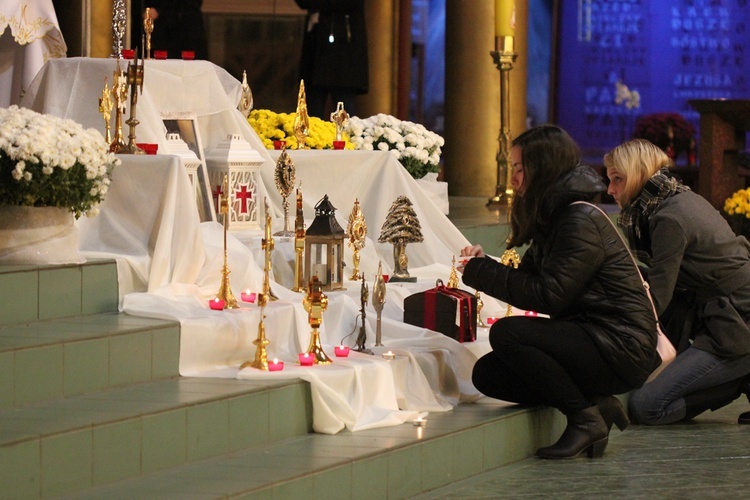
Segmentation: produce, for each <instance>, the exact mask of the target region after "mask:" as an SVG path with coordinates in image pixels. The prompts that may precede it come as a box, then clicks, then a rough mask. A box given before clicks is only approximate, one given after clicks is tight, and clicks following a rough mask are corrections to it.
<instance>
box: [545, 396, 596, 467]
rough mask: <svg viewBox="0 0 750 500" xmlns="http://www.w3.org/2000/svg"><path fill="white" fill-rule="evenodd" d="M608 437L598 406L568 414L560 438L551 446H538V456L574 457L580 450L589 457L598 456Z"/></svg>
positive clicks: (552, 457) (554, 457) (553, 457)
mask: <svg viewBox="0 0 750 500" xmlns="http://www.w3.org/2000/svg"><path fill="white" fill-rule="evenodd" d="M608 439H609V431H608V430H607V423H606V422H605V421H604V418H602V414H601V412H600V411H599V407H598V406H590V407H588V408H586V409H584V410H580V411H577V412H575V413H572V414H570V415H568V426H567V427H565V431H563V433H562V436H560V439H558V440H557V442H556V443H555V444H553V445H552V446H547V447H546V448H539V449H538V450H537V451H536V456H538V457H539V458H551V459H561V458H575V457H577V456H578V455H580V454H581V452H583V451H585V452H587V454H588V456H589V458H600V457H601V456H602V455H603V454H604V449H605V448H606V447H607V441H608Z"/></svg>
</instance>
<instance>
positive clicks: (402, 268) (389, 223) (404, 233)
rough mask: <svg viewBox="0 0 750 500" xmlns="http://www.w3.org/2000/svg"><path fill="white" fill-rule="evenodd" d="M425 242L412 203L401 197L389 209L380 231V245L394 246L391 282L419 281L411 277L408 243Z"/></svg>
mask: <svg viewBox="0 0 750 500" xmlns="http://www.w3.org/2000/svg"><path fill="white" fill-rule="evenodd" d="M421 241H424V237H423V236H422V226H421V225H420V224H419V219H417V214H416V212H414V209H413V208H412V203H411V201H410V200H409V198H407V197H406V196H399V197H398V198H396V201H394V202H393V204H392V205H391V208H389V209H388V215H386V217H385V222H383V227H382V228H381V229H380V237H379V238H378V242H379V243H391V244H393V275H392V276H391V281H417V279H416V278H411V277H410V276H409V269H408V268H409V259H408V258H407V256H406V244H407V243H419V242H421Z"/></svg>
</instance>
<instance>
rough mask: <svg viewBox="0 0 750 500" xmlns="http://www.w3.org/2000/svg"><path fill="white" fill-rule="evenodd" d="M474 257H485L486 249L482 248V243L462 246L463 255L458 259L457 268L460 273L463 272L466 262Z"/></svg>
mask: <svg viewBox="0 0 750 500" xmlns="http://www.w3.org/2000/svg"><path fill="white" fill-rule="evenodd" d="M474 257H484V250H482V245H469V246H467V247H464V248H462V249H461V256H460V257H459V259H458V266H457V267H456V270H457V271H458V272H460V273H463V272H464V267H465V266H466V263H467V262H469V260H471V259H473V258H474Z"/></svg>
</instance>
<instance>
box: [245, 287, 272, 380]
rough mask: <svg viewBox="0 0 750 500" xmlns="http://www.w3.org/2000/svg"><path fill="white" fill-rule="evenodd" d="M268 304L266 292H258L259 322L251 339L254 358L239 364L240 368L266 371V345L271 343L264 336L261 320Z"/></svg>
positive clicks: (264, 330) (264, 329)
mask: <svg viewBox="0 0 750 500" xmlns="http://www.w3.org/2000/svg"><path fill="white" fill-rule="evenodd" d="M267 304H268V297H266V294H264V293H259V294H258V306H259V307H260V322H259V323H258V337H257V338H256V339H255V340H253V344H255V346H256V347H255V358H254V359H253V360H252V361H245V362H244V363H242V365H241V366H240V370H241V369H243V368H248V367H250V368H257V369H258V370H263V371H268V351H267V349H266V346H267V345H268V344H270V343H271V341H270V340H268V339H267V338H266V325H265V323H264V322H263V320H264V319H265V317H266V315H265V308H266V305H267Z"/></svg>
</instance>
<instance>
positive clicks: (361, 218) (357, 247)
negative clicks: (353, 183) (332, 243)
mask: <svg viewBox="0 0 750 500" xmlns="http://www.w3.org/2000/svg"><path fill="white" fill-rule="evenodd" d="M346 232H347V234H348V235H349V242H348V245H349V248H351V249H352V250H353V251H354V255H352V263H353V264H354V269H353V270H352V275H351V276H350V277H349V279H350V280H352V281H354V280H358V279H361V278H363V277H364V274H362V273H360V272H359V262H360V256H359V252H360V251H361V250H362V249H363V248H364V247H365V237H366V236H367V222H365V215H364V214H363V213H362V209H361V208H360V205H359V198H355V199H354V208H352V213H351V214H349V224H348V225H347V228H346Z"/></svg>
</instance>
